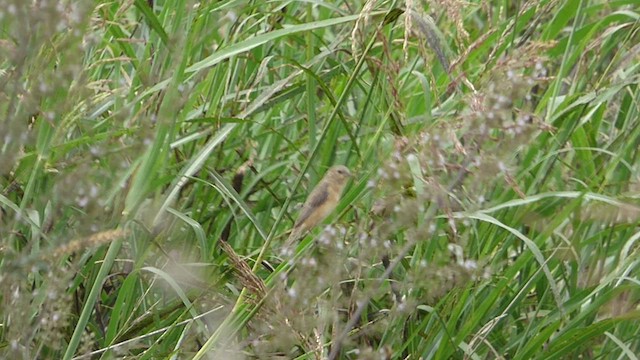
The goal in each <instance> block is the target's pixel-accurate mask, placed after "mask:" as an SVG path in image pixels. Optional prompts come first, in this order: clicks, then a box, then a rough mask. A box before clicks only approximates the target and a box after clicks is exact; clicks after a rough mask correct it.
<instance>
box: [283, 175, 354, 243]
mask: <svg viewBox="0 0 640 360" xmlns="http://www.w3.org/2000/svg"><path fill="white" fill-rule="evenodd" d="M350 176H351V172H350V171H349V169H348V168H347V167H346V166H343V165H336V166H332V167H331V168H330V169H329V170H328V171H327V173H326V174H325V175H324V177H323V178H322V180H320V182H319V183H318V185H316V187H315V188H314V189H313V191H311V194H309V197H308V198H307V201H305V202H304V205H302V209H301V210H300V214H299V215H298V219H297V220H296V222H295V224H294V225H293V230H291V234H290V235H289V238H288V239H287V242H286V243H285V247H284V249H289V248H290V247H291V246H292V245H293V244H294V243H295V242H296V240H299V239H300V238H301V237H302V236H304V235H305V233H306V232H307V231H309V230H311V229H313V227H314V226H316V225H318V224H319V223H320V222H322V220H324V219H325V218H326V217H327V216H329V214H331V212H332V211H333V210H334V209H335V208H336V206H337V205H338V202H339V201H340V195H341V194H342V190H344V186H345V185H346V184H347V180H348V179H349V177H350Z"/></svg>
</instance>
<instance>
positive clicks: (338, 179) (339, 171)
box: [326, 165, 351, 185]
mask: <svg viewBox="0 0 640 360" xmlns="http://www.w3.org/2000/svg"><path fill="white" fill-rule="evenodd" d="M326 176H327V178H328V179H329V180H330V181H332V182H335V183H337V184H340V185H344V184H345V183H346V182H347V180H348V179H349V178H350V177H351V171H349V168H347V167H346V166H344V165H336V166H332V167H331V168H330V169H329V171H327V175H326Z"/></svg>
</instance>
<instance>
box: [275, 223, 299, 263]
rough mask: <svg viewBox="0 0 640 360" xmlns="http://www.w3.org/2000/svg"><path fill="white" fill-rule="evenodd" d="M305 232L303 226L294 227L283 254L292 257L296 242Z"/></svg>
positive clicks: (283, 248) (282, 250)
mask: <svg viewBox="0 0 640 360" xmlns="http://www.w3.org/2000/svg"><path fill="white" fill-rule="evenodd" d="M302 233H303V229H302V226H298V227H294V228H293V229H292V230H291V233H290V234H289V237H288V238H287V241H285V242H284V245H283V246H282V249H281V251H280V254H281V255H283V256H288V257H292V256H293V253H294V252H295V250H296V242H297V241H298V240H299V239H300V237H301V235H302Z"/></svg>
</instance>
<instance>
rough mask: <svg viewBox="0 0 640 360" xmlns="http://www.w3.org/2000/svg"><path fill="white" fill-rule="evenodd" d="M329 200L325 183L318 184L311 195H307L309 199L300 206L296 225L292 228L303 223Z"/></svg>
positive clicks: (327, 187)
mask: <svg viewBox="0 0 640 360" xmlns="http://www.w3.org/2000/svg"><path fill="white" fill-rule="evenodd" d="M328 198H329V186H328V185H327V183H322V184H320V185H319V186H318V187H317V188H315V189H313V191H312V192H311V194H309V198H308V199H307V201H306V202H305V203H304V205H303V206H302V210H300V215H299V216H298V220H296V224H295V225H294V227H298V226H300V224H302V223H304V221H305V220H307V218H309V216H311V214H313V211H314V210H316V209H317V208H318V207H320V206H321V205H322V204H324V203H325V202H326V201H327V199H328Z"/></svg>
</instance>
